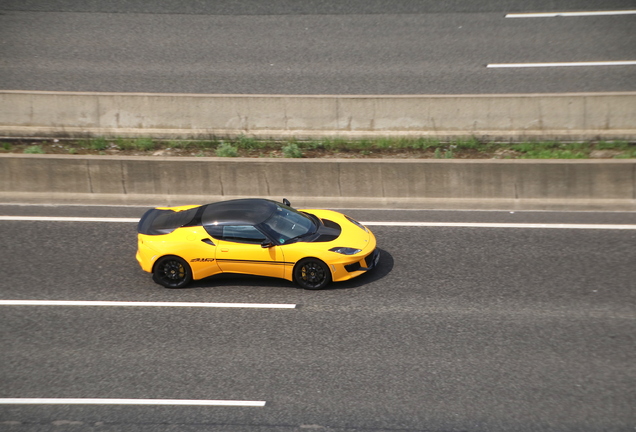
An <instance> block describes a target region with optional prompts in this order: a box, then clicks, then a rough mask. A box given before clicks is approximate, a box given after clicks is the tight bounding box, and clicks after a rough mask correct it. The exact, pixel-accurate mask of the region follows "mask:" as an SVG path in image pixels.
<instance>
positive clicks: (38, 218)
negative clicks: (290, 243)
mask: <svg viewBox="0 0 636 432" xmlns="http://www.w3.org/2000/svg"><path fill="white" fill-rule="evenodd" d="M2 220H7V221H50V222H131V223H132V222H134V223H137V222H139V219H136V218H82V217H57V216H52V217H50V216H0V221H2ZM361 223H362V224H363V225H368V226H396V227H399V226H402V227H474V228H562V229H620V230H633V229H636V225H619V224H539V223H481V222H475V223H473V222H361ZM191 304H192V303H191Z"/></svg>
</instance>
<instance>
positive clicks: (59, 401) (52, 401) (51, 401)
mask: <svg viewBox="0 0 636 432" xmlns="http://www.w3.org/2000/svg"><path fill="white" fill-rule="evenodd" d="M265 402H266V401H241V400H198V399H92V398H85V399H84V398H82V399H68V398H5V399H0V404H5V405H8V404H11V405H14V404H30V405H204V406H251V407H262V406H265Z"/></svg>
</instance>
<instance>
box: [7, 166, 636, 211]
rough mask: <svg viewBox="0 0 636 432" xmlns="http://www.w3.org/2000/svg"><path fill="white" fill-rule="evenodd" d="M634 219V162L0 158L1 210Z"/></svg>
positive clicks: (635, 181) (635, 175) (635, 171)
mask: <svg viewBox="0 0 636 432" xmlns="http://www.w3.org/2000/svg"><path fill="white" fill-rule="evenodd" d="M236 197H270V198H274V199H277V200H280V199H281V198H282V197H287V198H289V199H290V200H292V203H293V204H294V205H295V206H320V207H374V208H378V207H379V208H382V207H398V208H500V209H513V208H519V209H522V208H525V209H529V208H537V209H605V210H607V209H615V210H636V161H634V160H606V161H605V160H604V161H600V160H575V161H563V160H561V161H559V160H547V161H536V160H512V161H503V160H430V159H429V160H422V159H420V160H386V159H383V160H373V161H370V160H364V161H361V160H343V159H336V160H328V159H313V160H311V159H309V160H308V159H304V160H303V159H287V160H283V159H242V158H160V157H152V158H149V157H111V156H72V157H68V156H55V155H17V154H5V155H0V202H7V201H28V202H75V201H76V202H82V203H86V202H96V203H111V202H112V203H118V204H122V203H131V204H136V203H141V204H152V205H177V204H192V203H195V204H196V203H204V202H210V201H216V200H222V199H229V198H236Z"/></svg>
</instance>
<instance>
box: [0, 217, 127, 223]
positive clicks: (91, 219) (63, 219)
mask: <svg viewBox="0 0 636 432" xmlns="http://www.w3.org/2000/svg"><path fill="white" fill-rule="evenodd" d="M0 221H42V222H133V223H138V222H139V218H94V217H67V216H0Z"/></svg>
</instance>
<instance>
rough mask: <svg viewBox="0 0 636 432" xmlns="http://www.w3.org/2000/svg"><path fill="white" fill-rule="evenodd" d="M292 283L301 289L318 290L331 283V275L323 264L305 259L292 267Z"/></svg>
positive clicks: (313, 259)
mask: <svg viewBox="0 0 636 432" xmlns="http://www.w3.org/2000/svg"><path fill="white" fill-rule="evenodd" d="M294 281H295V282H296V283H297V284H298V285H300V286H301V287H302V288H305V289H310V290H318V289H322V288H324V287H325V286H327V284H328V283H329V282H331V273H330V272H329V267H327V264H325V263H324V262H322V261H320V260H318V259H315V258H305V259H304V260H301V261H299V262H298V264H296V267H294Z"/></svg>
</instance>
